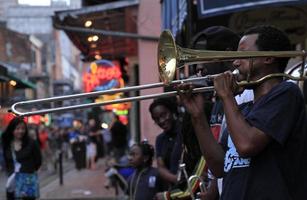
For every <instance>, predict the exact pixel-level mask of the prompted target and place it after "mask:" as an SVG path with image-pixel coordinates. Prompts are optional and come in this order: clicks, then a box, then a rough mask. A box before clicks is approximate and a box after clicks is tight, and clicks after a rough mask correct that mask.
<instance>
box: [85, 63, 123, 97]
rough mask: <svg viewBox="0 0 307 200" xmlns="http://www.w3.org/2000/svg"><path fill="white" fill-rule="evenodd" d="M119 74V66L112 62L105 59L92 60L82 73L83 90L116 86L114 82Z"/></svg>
mask: <svg viewBox="0 0 307 200" xmlns="http://www.w3.org/2000/svg"><path fill="white" fill-rule="evenodd" d="M121 76H122V73H121V71H120V67H119V66H118V65H117V64H115V63H114V62H111V61H107V60H100V61H96V62H93V63H91V65H90V67H89V68H88V71H87V72H85V73H84V74H83V84H84V90H85V92H91V91H93V90H95V88H96V87H100V88H103V89H111V88H114V87H115V86H117V85H115V84H118V81H119V79H120V78H121ZM112 81H113V82H112ZM115 82H116V83H115ZM99 90H101V89H99Z"/></svg>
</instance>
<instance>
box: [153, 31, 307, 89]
mask: <svg viewBox="0 0 307 200" xmlns="http://www.w3.org/2000/svg"><path fill="white" fill-rule="evenodd" d="M297 56H300V57H304V56H306V53H305V51H206V50H195V49H187V48H182V47H180V46H178V45H176V43H175V39H174V37H173V36H172V34H171V32H170V31H169V30H165V31H163V32H162V33H161V36H160V40H159V44H158V67H159V74H160V78H161V80H162V82H164V83H165V84H170V83H171V81H172V80H174V77H175V73H176V68H177V67H180V66H182V65H190V64H199V63H206V62H221V61H229V60H235V59H244V58H257V57H258V58H259V57H297Z"/></svg>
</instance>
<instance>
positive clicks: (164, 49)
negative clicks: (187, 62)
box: [158, 30, 178, 84]
mask: <svg viewBox="0 0 307 200" xmlns="http://www.w3.org/2000/svg"><path fill="white" fill-rule="evenodd" d="M177 53H178V51H177V47H176V43H175V39H174V37H173V36H172V33H171V32H170V31H169V30H164V31H163V32H162V33H161V35H160V39H159V43H158V69H159V75H160V79H161V80H162V82H164V83H165V84H170V83H171V82H172V80H174V77H175V73H176V66H177Z"/></svg>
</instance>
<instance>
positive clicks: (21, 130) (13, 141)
mask: <svg viewBox="0 0 307 200" xmlns="http://www.w3.org/2000/svg"><path fill="white" fill-rule="evenodd" d="M1 139H2V144H3V152H4V159H5V163H6V169H7V173H8V176H9V179H8V182H7V185H6V186H7V199H8V200H14V199H15V198H18V199H22V200H33V199H36V198H38V195H39V186H38V177H37V174H36V172H37V170H38V169H39V167H40V166H41V162H42V157H41V152H40V149H39V146H38V144H37V143H36V142H35V141H34V140H33V139H31V138H30V137H29V136H28V128H27V124H26V123H25V121H24V119H23V118H21V117H16V118H14V119H12V121H11V122H10V123H9V125H8V126H7V128H6V130H5V131H4V133H3V135H2V138H1ZM14 180H15V184H13V182H14Z"/></svg>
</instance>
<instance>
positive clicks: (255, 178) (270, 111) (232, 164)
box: [221, 81, 307, 200]
mask: <svg viewBox="0 0 307 200" xmlns="http://www.w3.org/2000/svg"><path fill="white" fill-rule="evenodd" d="M240 109H241V112H242V114H243V115H244V116H245V119H246V121H247V122H248V123H249V124H250V125H251V126H254V127H256V128H258V129H259V130H261V131H263V132H264V133H265V134H267V135H268V136H269V137H270V138H271V141H270V143H269V144H268V145H267V147H266V148H265V149H264V150H263V151H262V152H260V153H259V154H258V155H256V156H254V157H252V158H242V157H240V156H239V155H238V153H237V152H236V150H235V146H234V145H233V143H232V141H231V139H230V137H222V141H221V142H222V144H223V146H224V147H226V150H227V152H226V156H225V163H224V172H225V176H224V179H223V192H222V197H221V199H222V200H245V199H248V200H253V199H261V200H262V199H268V200H275V199H276V200H288V199H291V200H300V199H306V198H307V187H306V186H307V185H306V182H307V176H306V173H307V170H306V166H307V132H306V112H305V106H304V99H303V96H302V94H301V91H300V90H299V88H298V87H297V85H295V84H294V83H290V82H286V81H284V82H282V83H280V84H278V85H277V86H275V87H274V88H273V89H272V90H271V91H270V92H269V93H268V94H267V95H265V96H263V97H261V98H260V99H258V100H257V102H255V103H252V102H250V103H245V104H242V105H241V106H240ZM224 134H227V130H225V131H224ZM223 136H225V135H223ZM225 138H227V140H225Z"/></svg>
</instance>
